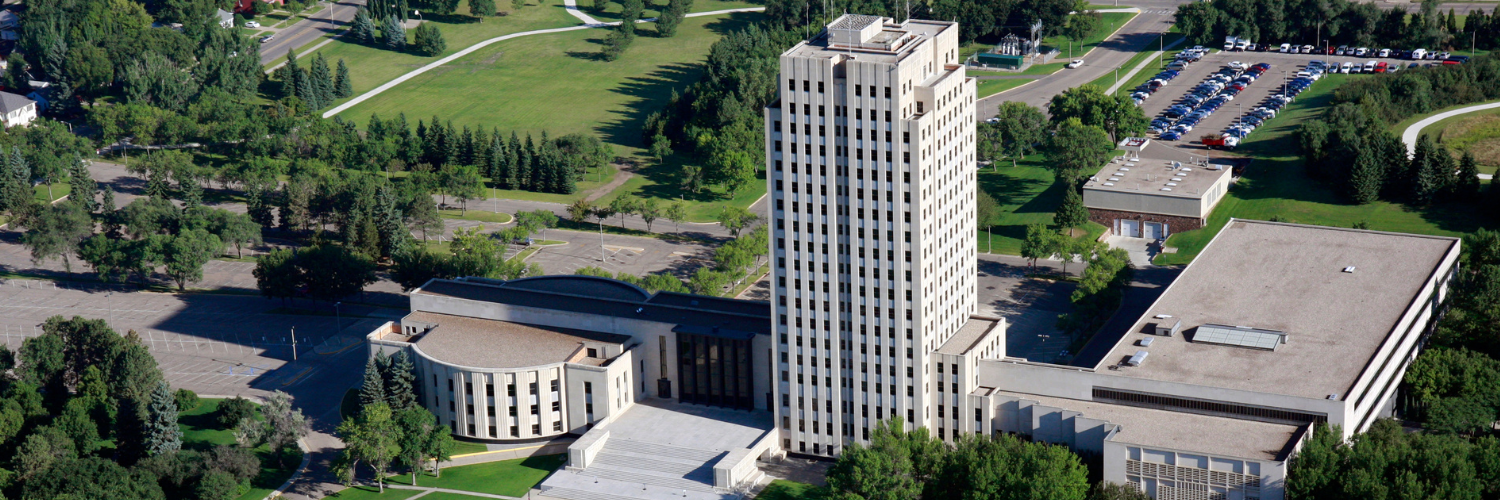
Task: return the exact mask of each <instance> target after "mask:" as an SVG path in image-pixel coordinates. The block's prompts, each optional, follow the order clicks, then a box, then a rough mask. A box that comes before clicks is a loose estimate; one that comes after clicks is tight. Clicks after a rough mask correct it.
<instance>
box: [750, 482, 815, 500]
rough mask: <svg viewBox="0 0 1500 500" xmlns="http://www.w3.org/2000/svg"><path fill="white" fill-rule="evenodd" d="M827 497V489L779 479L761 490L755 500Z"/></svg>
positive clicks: (813, 499) (799, 499)
mask: <svg viewBox="0 0 1500 500" xmlns="http://www.w3.org/2000/svg"><path fill="white" fill-rule="evenodd" d="M827 496H828V489H827V488H823V487H819V486H813V485H811V484H807V483H797V482H792V481H787V480H785V479H777V480H775V481H771V484H769V485H767V486H766V489H764V490H761V491H760V494H759V495H756V496H755V500H819V499H822V498H825V497H827Z"/></svg>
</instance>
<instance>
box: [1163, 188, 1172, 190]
mask: <svg viewBox="0 0 1500 500" xmlns="http://www.w3.org/2000/svg"><path fill="white" fill-rule="evenodd" d="M1161 190H1162V191H1171V190H1172V188H1161Z"/></svg>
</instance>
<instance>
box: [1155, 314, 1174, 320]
mask: <svg viewBox="0 0 1500 500" xmlns="http://www.w3.org/2000/svg"><path fill="white" fill-rule="evenodd" d="M1153 317H1154V318H1156V319H1168V318H1171V317H1172V315H1170V314H1158V315H1156V316H1153Z"/></svg>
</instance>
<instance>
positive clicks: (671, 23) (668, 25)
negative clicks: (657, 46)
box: [656, 0, 688, 38]
mask: <svg viewBox="0 0 1500 500" xmlns="http://www.w3.org/2000/svg"><path fill="white" fill-rule="evenodd" d="M687 1H688V0H668V2H667V8H666V10H663V11H662V13H661V15H658V16H657V17H656V36H658V37H661V38H671V37H672V36H673V35H676V34H677V26H679V25H681V24H682V20H683V18H685V17H686V16H687V6H686V5H685V4H686V3H687Z"/></svg>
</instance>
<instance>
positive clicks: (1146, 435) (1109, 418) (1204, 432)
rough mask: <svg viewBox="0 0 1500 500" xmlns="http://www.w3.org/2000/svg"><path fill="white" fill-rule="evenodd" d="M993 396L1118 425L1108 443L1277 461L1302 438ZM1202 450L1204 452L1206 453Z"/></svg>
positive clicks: (1193, 419) (1196, 418) (1183, 416)
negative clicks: (1061, 410) (1065, 411)
mask: <svg viewBox="0 0 1500 500" xmlns="http://www.w3.org/2000/svg"><path fill="white" fill-rule="evenodd" d="M997 393H998V394H1002V395H1006V396H1011V397H1015V398H1019V399H1025V400H1030V401H1036V402H1037V403H1040V404H1042V405H1045V406H1050V407H1053V408H1060V409H1063V410H1068V411H1076V412H1079V413H1081V414H1083V416H1084V417H1087V418H1092V419H1096V420H1103V421H1106V422H1109V423H1111V424H1115V425H1118V426H1120V428H1119V432H1117V433H1116V434H1115V436H1114V438H1113V439H1112V441H1114V442H1117V443H1124V444H1134V445H1140V446H1143V447H1148V448H1166V449H1170V450H1179V451H1187V452H1200V453H1204V454H1209V455H1217V456H1227V457H1234V458H1245V459H1253V460H1268V461H1282V460H1286V458H1287V456H1288V455H1290V452H1291V450H1292V447H1293V445H1295V440H1296V439H1297V438H1298V436H1299V434H1300V433H1301V432H1300V431H1301V429H1300V428H1299V427H1298V426H1295V425H1290V424H1272V423H1266V422H1257V421H1254V420H1240V419H1234V418H1225V417H1213V416H1208V415H1199V414H1196V413H1183V412H1175V411H1167V410H1157V409H1152V408H1140V407H1136V406H1125V405H1117V404H1110V403H1098V402H1093V401H1079V400H1076V399H1064V398H1054V397H1047V396H1037V395H1032V394H1023V393H1016V392H1008V391H998V392H997ZM1205 447H1207V449H1205Z"/></svg>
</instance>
